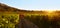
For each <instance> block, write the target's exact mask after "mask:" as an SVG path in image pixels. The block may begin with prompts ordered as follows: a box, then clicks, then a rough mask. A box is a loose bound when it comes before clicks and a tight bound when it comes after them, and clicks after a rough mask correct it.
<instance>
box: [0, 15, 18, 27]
mask: <svg viewBox="0 0 60 28" xmlns="http://www.w3.org/2000/svg"><path fill="white" fill-rule="evenodd" d="M18 22H19V15H18V14H0V28H15V27H16V26H15V25H16V24H18Z"/></svg>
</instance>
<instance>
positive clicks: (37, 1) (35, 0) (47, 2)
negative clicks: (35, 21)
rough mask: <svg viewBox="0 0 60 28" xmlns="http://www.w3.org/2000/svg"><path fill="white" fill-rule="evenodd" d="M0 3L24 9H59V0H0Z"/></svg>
mask: <svg viewBox="0 0 60 28" xmlns="http://www.w3.org/2000/svg"><path fill="white" fill-rule="evenodd" d="M0 3H5V4H8V5H10V6H12V7H16V8H22V9H26V10H28V9H29V10H40V9H49V10H52V9H54V10H55V9H60V0H0Z"/></svg>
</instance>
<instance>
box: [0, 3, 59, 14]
mask: <svg viewBox="0 0 60 28" xmlns="http://www.w3.org/2000/svg"><path fill="white" fill-rule="evenodd" d="M0 12H16V13H20V14H27V13H28V14H46V13H47V12H46V11H29V10H22V9H18V8H14V7H11V6H8V5H6V4H3V3H0ZM54 13H60V11H55V12H54Z"/></svg>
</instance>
